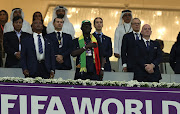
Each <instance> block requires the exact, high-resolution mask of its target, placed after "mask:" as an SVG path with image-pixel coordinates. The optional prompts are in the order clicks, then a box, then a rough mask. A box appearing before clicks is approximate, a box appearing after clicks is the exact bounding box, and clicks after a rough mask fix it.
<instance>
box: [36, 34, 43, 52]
mask: <svg viewBox="0 0 180 114" xmlns="http://www.w3.org/2000/svg"><path fill="white" fill-rule="evenodd" d="M37 36H38V47H39V53H40V54H42V53H43V47H42V41H41V35H37Z"/></svg>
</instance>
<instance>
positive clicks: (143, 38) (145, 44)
mask: <svg viewBox="0 0 180 114" xmlns="http://www.w3.org/2000/svg"><path fill="white" fill-rule="evenodd" d="M143 41H144V43H145V45H146V47H147V43H146V41H149V43H150V38H149V39H148V40H146V39H145V38H143Z"/></svg>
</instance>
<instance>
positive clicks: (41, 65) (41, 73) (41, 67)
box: [30, 60, 50, 79]
mask: <svg viewBox="0 0 180 114" xmlns="http://www.w3.org/2000/svg"><path fill="white" fill-rule="evenodd" d="M30 77H32V78H35V77H42V78H44V79H48V78H49V77H50V73H49V72H48V71H47V69H46V66H45V62H44V60H43V61H38V66H37V70H36V72H35V74H34V75H33V76H30Z"/></svg>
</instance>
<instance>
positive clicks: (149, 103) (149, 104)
mask: <svg viewBox="0 0 180 114" xmlns="http://www.w3.org/2000/svg"><path fill="white" fill-rule="evenodd" d="M146 114H152V100H146Z"/></svg>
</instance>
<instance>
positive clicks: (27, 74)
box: [23, 70, 29, 78]
mask: <svg viewBox="0 0 180 114" xmlns="http://www.w3.org/2000/svg"><path fill="white" fill-rule="evenodd" d="M23 74H24V76H25V78H26V77H28V76H29V71H28V70H24V71H23Z"/></svg>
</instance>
